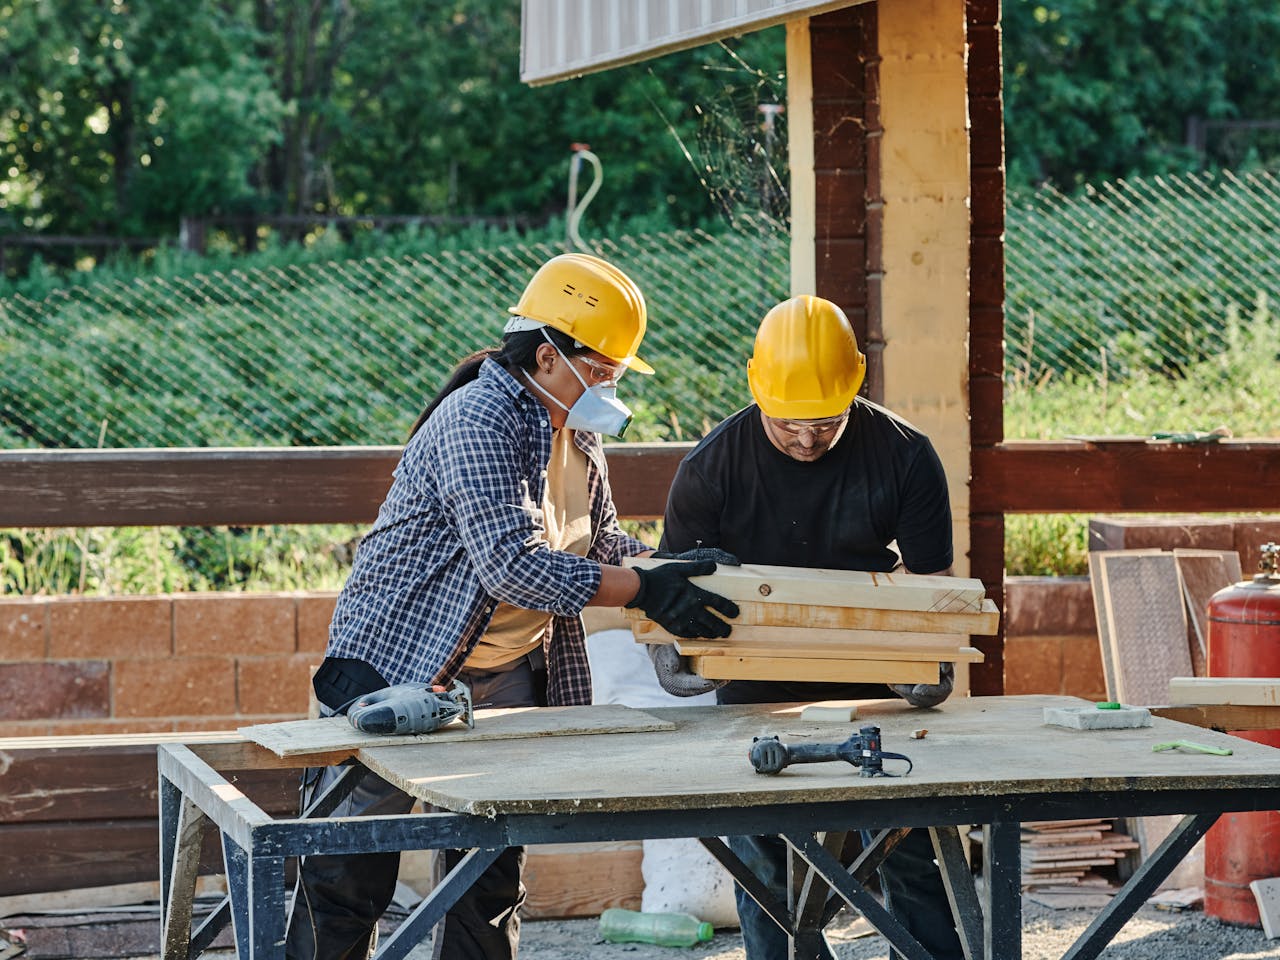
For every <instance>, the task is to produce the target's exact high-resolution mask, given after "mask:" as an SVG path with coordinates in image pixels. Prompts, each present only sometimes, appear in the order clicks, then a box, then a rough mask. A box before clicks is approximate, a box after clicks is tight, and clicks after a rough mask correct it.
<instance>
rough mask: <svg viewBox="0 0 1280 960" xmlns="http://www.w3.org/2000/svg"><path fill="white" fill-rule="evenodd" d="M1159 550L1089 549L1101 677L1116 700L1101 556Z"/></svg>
mask: <svg viewBox="0 0 1280 960" xmlns="http://www.w3.org/2000/svg"><path fill="white" fill-rule="evenodd" d="M1158 553H1160V551H1159V550H1152V549H1143V550H1091V551H1089V587H1090V589H1091V591H1092V593H1093V619H1094V622H1095V623H1096V624H1097V627H1098V652H1099V653H1100V655H1101V657H1102V673H1103V679H1104V681H1105V683H1106V687H1107V699H1108V700H1118V699H1120V694H1119V692H1118V691H1117V689H1116V663H1115V655H1114V654H1113V653H1112V649H1113V647H1112V641H1111V628H1110V626H1109V622H1108V619H1107V602H1106V594H1105V593H1104V591H1103V574H1102V558H1103V557H1110V556H1128V555H1138V554H1158Z"/></svg>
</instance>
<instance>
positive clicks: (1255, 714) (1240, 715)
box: [1148, 703, 1280, 732]
mask: <svg viewBox="0 0 1280 960" xmlns="http://www.w3.org/2000/svg"><path fill="white" fill-rule="evenodd" d="M1148 709H1149V710H1150V711H1151V714H1152V716H1156V717H1164V718H1165V719H1166V720H1177V721H1178V722H1179V723H1189V724H1191V725H1192V726H1196V727H1208V728H1209V729H1211V730H1222V731H1224V732H1227V731H1231V730H1280V707H1276V706H1269V707H1248V706H1239V705H1231V704H1215V703H1209V704H1201V705H1188V706H1170V707H1149V708H1148Z"/></svg>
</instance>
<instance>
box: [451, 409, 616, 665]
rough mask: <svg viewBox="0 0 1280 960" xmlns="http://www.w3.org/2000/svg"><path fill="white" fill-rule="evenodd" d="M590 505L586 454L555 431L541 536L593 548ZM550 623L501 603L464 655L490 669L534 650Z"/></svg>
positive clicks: (575, 548)
mask: <svg viewBox="0 0 1280 960" xmlns="http://www.w3.org/2000/svg"><path fill="white" fill-rule="evenodd" d="M590 507H591V504H590V501H589V500H588V497H587V455H586V454H585V453H583V452H582V451H581V450H579V449H578V446H577V444H575V443H574V442H573V431H572V430H567V429H560V430H557V431H555V434H554V436H553V437H552V440H551V460H550V461H549V462H548V463H547V487H546V495H545V497H544V498H543V501H542V522H543V526H544V527H545V528H546V532H545V534H544V535H545V537H546V541H547V543H548V545H550V547H551V549H552V550H563V551H564V552H566V553H574V554H577V555H578V556H580V557H585V556H586V555H587V550H588V549H590V547H591V509H590ZM550 624H551V614H549V613H546V612H545V611H542V610H523V609H521V608H520V607H513V606H510V605H509V604H505V603H501V604H499V605H498V608H497V609H496V610H495V611H494V612H493V619H492V620H490V621H489V629H488V630H486V631H485V633H484V636H482V637H481V638H480V641H479V642H478V643H477V644H476V646H475V649H474V650H472V651H471V656H469V657H467V662H466V666H467V667H469V668H471V669H474V670H493V669H494V668H495V667H499V666H501V665H502V664H504V663H510V662H511V661H513V660H518V659H519V658H521V657H523V656H524V655H525V654H527V653H529V652H530V651H532V650H534V649H536V648H537V647H538V646H539V645H541V643H542V637H543V635H544V634H545V633H546V632H547V627H548V626H550Z"/></svg>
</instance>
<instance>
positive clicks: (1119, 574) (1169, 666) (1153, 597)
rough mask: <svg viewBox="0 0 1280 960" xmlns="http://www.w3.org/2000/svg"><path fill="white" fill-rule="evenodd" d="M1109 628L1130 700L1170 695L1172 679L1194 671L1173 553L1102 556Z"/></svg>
mask: <svg viewBox="0 0 1280 960" xmlns="http://www.w3.org/2000/svg"><path fill="white" fill-rule="evenodd" d="M1101 563H1102V581H1103V597H1104V599H1105V603H1106V612H1107V629H1108V632H1109V634H1110V641H1111V653H1112V657H1113V662H1114V665H1115V669H1116V693H1117V694H1118V699H1119V700H1121V701H1123V702H1124V703H1129V704H1135V705H1144V704H1149V703H1164V702H1166V701H1167V700H1168V699H1169V693H1168V684H1169V679H1170V678H1171V677H1175V676H1186V675H1187V674H1189V673H1191V652H1190V650H1188V648H1187V621H1186V615H1185V612H1184V606H1183V599H1182V590H1181V587H1180V585H1179V582H1178V568H1177V564H1176V561H1175V560H1174V558H1173V555H1172V554H1155V555H1126V554H1123V553H1113V554H1111V555H1109V556H1103V557H1102V558H1101Z"/></svg>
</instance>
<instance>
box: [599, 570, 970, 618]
mask: <svg viewBox="0 0 1280 960" xmlns="http://www.w3.org/2000/svg"><path fill="white" fill-rule="evenodd" d="M679 562H681V561H678V560H677V561H672V560H654V559H653V558H651V557H627V558H626V559H624V560H623V561H622V565H623V566H625V567H640V568H642V569H652V568H653V567H657V566H661V565H662V564H664V563H679ZM691 582H692V583H696V584H697V585H698V586H700V587H702V588H703V589H705V590H710V591H712V592H713V593H718V594H720V596H722V597H727V598H729V599H730V600H739V601H741V600H750V601H754V602H757V603H759V602H763V603H792V604H815V605H819V606H829V607H871V608H875V609H880V610H923V611H931V612H933V613H982V612H983V605H982V601H983V600H985V599H986V596H987V590H986V588H985V587H984V586H983V585H982V582H981V581H979V580H974V579H971V578H965V577H939V576H922V575H919V574H912V573H866V572H863V571H860V570H825V569H820V568H816V567H776V566H768V565H765V564H752V563H744V564H743V565H742V566H740V567H730V566H725V565H724V564H721V565H720V566H718V567H717V568H716V572H715V573H713V574H709V575H707V576H705V577H694V578H692V580H691Z"/></svg>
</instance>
